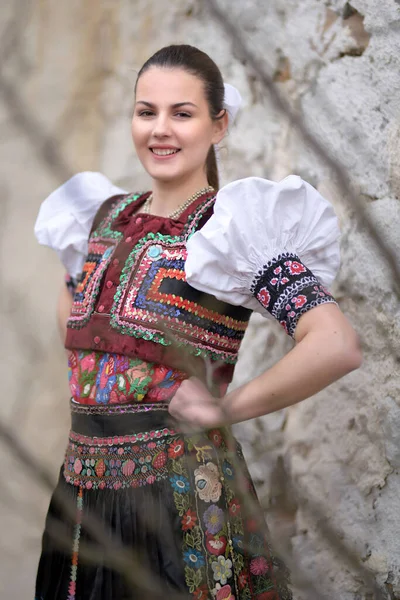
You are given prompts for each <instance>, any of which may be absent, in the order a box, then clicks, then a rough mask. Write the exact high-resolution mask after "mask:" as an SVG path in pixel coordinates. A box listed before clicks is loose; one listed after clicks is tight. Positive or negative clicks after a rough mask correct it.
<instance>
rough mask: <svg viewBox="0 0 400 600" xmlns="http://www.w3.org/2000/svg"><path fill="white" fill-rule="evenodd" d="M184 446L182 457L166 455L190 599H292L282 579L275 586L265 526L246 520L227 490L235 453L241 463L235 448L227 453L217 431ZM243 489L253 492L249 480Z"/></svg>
mask: <svg viewBox="0 0 400 600" xmlns="http://www.w3.org/2000/svg"><path fill="white" fill-rule="evenodd" d="M182 441H183V440H182ZM184 443H185V452H184V453H181V452H180V450H179V454H178V453H177V452H175V450H174V451H173V452H169V453H168V456H169V462H168V468H169V470H170V472H172V473H173V475H172V476H170V483H171V486H172V490H173V496H174V502H175V506H176V509H177V511H178V513H179V515H180V517H181V525H182V537H183V547H182V554H183V559H184V563H185V580H186V584H187V587H188V590H189V593H190V594H191V597H192V598H193V600H209V599H210V598H214V599H215V600H253V599H255V600H264V599H266V598H268V599H270V600H291V599H292V595H291V592H290V591H289V590H288V588H287V586H286V583H285V581H286V579H285V581H284V582H283V583H279V584H276V582H275V579H274V572H275V571H274V567H278V566H279V563H278V561H277V560H276V559H275V558H274V557H272V556H271V551H270V548H269V545H268V543H267V541H266V537H265V532H263V526H262V525H260V524H259V523H253V521H252V520H251V519H250V518H247V516H246V514H245V512H244V511H243V509H242V507H241V502H240V500H239V498H237V496H236V493H235V491H234V490H233V488H232V487H231V482H232V483H233V481H232V479H233V477H234V466H233V465H232V455H233V453H234V454H235V455H236V457H237V458H238V459H239V460H240V461H242V460H243V457H242V455H241V452H240V450H239V448H238V447H237V448H235V449H234V450H232V449H230V448H229V447H228V444H227V442H226V439H225V434H224V433H223V432H222V431H221V430H218V429H213V430H211V431H209V432H208V435H207V436H206V435H198V436H191V437H189V438H185V440H184ZM175 444H176V442H173V443H171V445H170V447H171V448H175ZM196 464H197V467H196ZM243 464H244V463H243ZM245 473H246V476H248V473H247V471H245ZM247 487H248V489H249V490H250V492H251V493H254V488H253V486H252V483H251V480H250V477H249V476H248V480H247ZM286 577H287V574H286V572H284V578H286Z"/></svg>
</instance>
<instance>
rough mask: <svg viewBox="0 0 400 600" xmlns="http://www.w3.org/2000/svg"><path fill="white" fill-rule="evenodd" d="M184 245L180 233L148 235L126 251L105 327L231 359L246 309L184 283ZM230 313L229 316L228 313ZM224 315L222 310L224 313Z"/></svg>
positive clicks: (245, 319)
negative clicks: (172, 339) (174, 337)
mask: <svg viewBox="0 0 400 600" xmlns="http://www.w3.org/2000/svg"><path fill="white" fill-rule="evenodd" d="M186 254H187V251H186V247H185V245H184V243H183V242H182V238H180V237H171V236H164V235H162V234H153V233H151V234H148V235H147V236H146V237H145V238H143V239H142V240H141V241H140V242H139V243H138V244H137V245H136V246H135V248H134V249H133V251H132V252H131V254H130V256H129V258H128V260H127V262H126V264H125V267H124V269H123V271H122V275H121V282H120V285H119V287H118V289H117V292H116V294H115V298H114V304H113V307H112V309H111V325H112V327H113V328H115V329H117V330H118V331H121V332H123V333H124V334H129V335H133V336H135V337H142V338H144V339H147V340H152V341H153V342H157V343H160V344H163V345H165V346H166V345H169V344H170V343H171V342H170V341H169V340H168V338H167V336H166V335H165V330H168V331H169V332H170V333H171V334H172V335H177V344H178V345H183V344H185V345H189V346H192V347H193V351H194V353H195V354H196V355H209V356H210V355H211V356H212V357H213V358H222V359H223V360H224V361H225V362H231V363H234V362H236V360H237V352H238V349H239V346H240V343H241V341H242V339H243V336H244V332H245V330H246V328H247V323H248V319H249V317H250V311H248V310H247V309H243V308H241V307H230V308H231V311H227V305H226V304H225V303H223V302H219V301H218V300H216V299H214V298H211V297H209V299H208V301H209V302H210V300H211V301H212V308H211V307H210V308H207V307H206V306H205V305H204V299H205V295H204V294H202V293H201V292H199V291H197V290H195V289H194V288H192V287H191V286H189V285H188V284H187V283H186V277H185V272H184V264H185V259H186ZM229 312H231V314H232V312H233V314H234V317H233V316H231V314H229ZM227 313H228V314H227Z"/></svg>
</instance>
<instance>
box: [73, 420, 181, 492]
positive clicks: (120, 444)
mask: <svg viewBox="0 0 400 600" xmlns="http://www.w3.org/2000/svg"><path fill="white" fill-rule="evenodd" d="M180 439H181V438H180V434H178V433H177V432H176V431H175V430H174V429H171V428H168V427H164V428H162V429H155V430H151V431H146V432H140V433H137V434H131V435H129V434H127V435H123V436H113V437H98V436H93V437H92V436H88V435H82V434H80V433H77V432H75V431H71V432H70V437H69V443H68V447H67V452H66V455H65V461H64V477H65V480H66V481H67V483H70V484H71V485H75V486H80V487H84V488H85V489H87V490H91V489H93V490H103V489H114V490H118V489H120V488H122V489H124V488H131V487H132V488H137V487H141V486H144V485H150V484H153V483H155V482H156V481H160V480H163V479H166V478H167V476H168V470H167V460H168V456H169V452H170V447H171V444H172V446H174V448H175V446H176V444H177V443H179V442H178V441H179V440H180ZM180 443H182V447H183V440H182V441H181V442H180Z"/></svg>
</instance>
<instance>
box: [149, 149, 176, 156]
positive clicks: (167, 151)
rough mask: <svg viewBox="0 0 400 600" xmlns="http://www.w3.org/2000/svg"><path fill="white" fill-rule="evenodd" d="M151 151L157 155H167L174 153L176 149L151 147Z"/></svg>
mask: <svg viewBox="0 0 400 600" xmlns="http://www.w3.org/2000/svg"><path fill="white" fill-rule="evenodd" d="M151 151H152V152H153V153H154V154H157V156H168V155H169V154H176V153H177V152H178V150H172V149H170V148H168V149H167V148H151Z"/></svg>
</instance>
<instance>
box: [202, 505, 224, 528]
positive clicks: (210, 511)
mask: <svg viewBox="0 0 400 600" xmlns="http://www.w3.org/2000/svg"><path fill="white" fill-rule="evenodd" d="M203 520H204V524H205V526H206V528H207V531H208V533H211V534H213V535H215V534H216V533H218V532H219V531H221V529H222V526H223V524H224V511H223V510H222V509H221V508H218V506H215V504H212V505H211V506H209V507H208V508H207V510H206V511H205V513H204V515H203Z"/></svg>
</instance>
